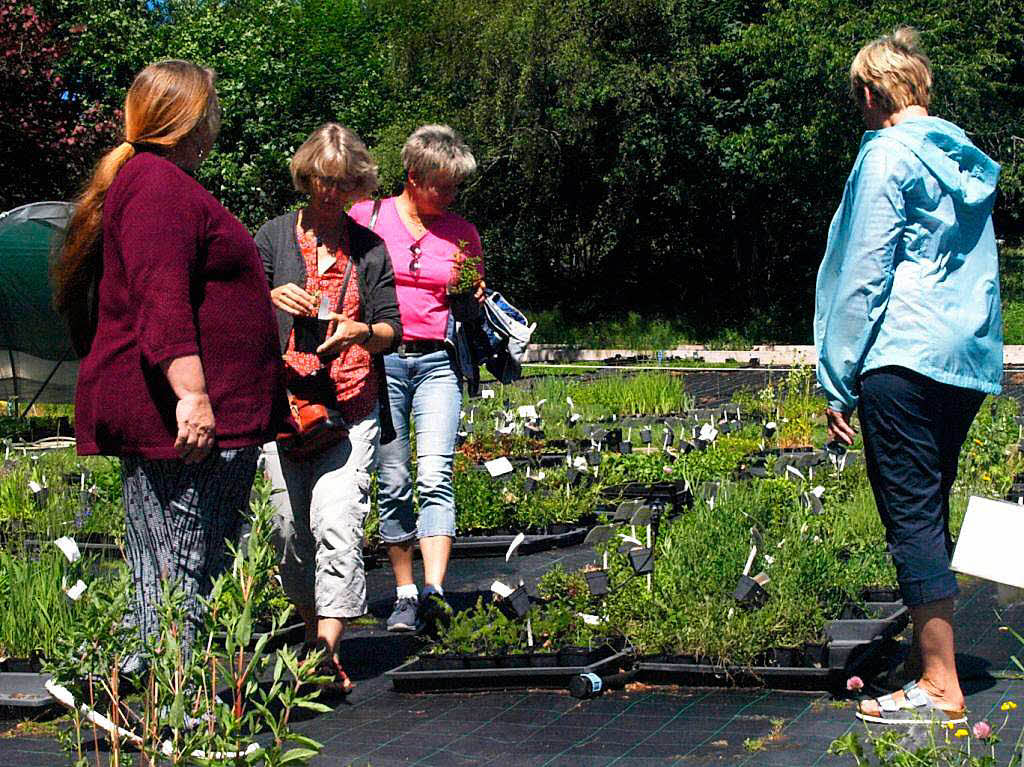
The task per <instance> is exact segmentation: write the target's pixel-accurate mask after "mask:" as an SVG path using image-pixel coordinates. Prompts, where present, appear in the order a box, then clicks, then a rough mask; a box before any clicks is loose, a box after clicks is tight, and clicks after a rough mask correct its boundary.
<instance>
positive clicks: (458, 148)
mask: <svg viewBox="0 0 1024 767" xmlns="http://www.w3.org/2000/svg"><path fill="white" fill-rule="evenodd" d="M402 167H404V168H405V172H406V173H407V174H409V175H411V176H415V177H416V179H417V180H420V181H423V182H424V183H427V184H430V183H436V182H439V181H442V182H443V181H448V182H451V183H454V184H461V183H462V182H463V181H464V180H465V179H466V178H467V177H468V176H470V175H472V173H473V172H474V171H475V170H476V158H474V157H473V153H472V152H471V151H470V150H469V147H468V146H466V142H465V141H463V140H462V136H460V135H459V134H458V133H456V132H455V131H454V130H452V129H451V128H450V127H449V126H447V125H421V126H420V127H419V128H417V129H416V130H415V131H413V133H412V135H411V136H409V138H408V139H406V142H405V146H403V147H402Z"/></svg>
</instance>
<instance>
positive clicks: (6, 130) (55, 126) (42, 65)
mask: <svg viewBox="0 0 1024 767" xmlns="http://www.w3.org/2000/svg"><path fill="white" fill-rule="evenodd" d="M55 28H56V25H55V24H54V22H53V21H51V20H49V19H47V18H46V17H44V16H42V15H40V13H38V12H37V11H36V9H35V8H34V7H33V6H31V5H23V4H21V3H18V2H15V0H0V92H2V93H3V94H4V98H3V99H2V100H0V179H2V181H0V209H3V210H7V209H9V208H12V207H15V206H17V205H21V204H24V203H27V202H33V201H37V200H40V199H67V198H69V197H71V196H73V195H74V193H75V191H76V190H77V188H78V186H79V185H80V184H81V182H82V180H83V178H84V177H85V175H86V174H87V173H88V171H89V168H90V167H91V166H92V163H93V161H94V159H95V155H96V154H97V151H98V148H99V147H102V146H104V145H106V144H107V143H109V142H110V140H111V137H112V136H113V134H114V132H115V119H116V115H114V114H113V113H111V112H109V111H107V110H104V109H102V108H99V107H97V106H94V105H90V104H88V103H85V102H83V100H82V99H81V98H80V97H79V94H78V93H76V92H75V91H73V90H69V89H68V87H67V84H66V82H65V81H64V79H63V77H62V76H61V75H60V74H59V73H58V67H59V65H60V63H61V60H62V59H63V58H64V57H66V56H67V54H68V51H69V49H70V47H71V42H70V40H69V39H68V38H64V37H61V36H58V35H56V34H55ZM70 31H71V32H72V34H74V33H77V32H78V31H79V30H77V29H74V30H70Z"/></svg>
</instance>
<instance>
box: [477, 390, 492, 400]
mask: <svg viewBox="0 0 1024 767" xmlns="http://www.w3.org/2000/svg"><path fill="white" fill-rule="evenodd" d="M480 399H494V389H481V390H480Z"/></svg>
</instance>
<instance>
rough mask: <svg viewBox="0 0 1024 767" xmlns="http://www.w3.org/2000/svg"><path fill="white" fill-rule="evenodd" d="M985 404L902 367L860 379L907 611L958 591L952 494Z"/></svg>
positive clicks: (878, 497)
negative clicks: (951, 531)
mask: <svg viewBox="0 0 1024 767" xmlns="http://www.w3.org/2000/svg"><path fill="white" fill-rule="evenodd" d="M984 399H985V395H984V394H982V393H981V392H978V391H974V390H973V389H963V388H960V387H957V386H950V385H949V384H942V383H939V382H937V381H934V380H933V379H931V378H928V377H926V376H923V375H921V374H919V373H915V372H913V371H911V370H907V369H906V368H901V367H885V368H879V369H878V370H872V371H870V372H868V373H865V374H864V376H863V377H862V378H861V380H860V403H859V405H858V413H859V415H860V423H861V430H862V432H863V434H864V458H865V463H866V465H867V471H868V479H869V481H870V482H871V489H872V490H873V491H874V494H875V503H876V504H877V505H878V512H879V514H880V515H881V517H882V522H883V524H884V525H885V530H886V539H887V540H888V542H889V551H890V552H891V553H892V558H893V562H894V564H895V565H896V576H897V578H898V579H899V584H900V592H901V593H902V595H903V602H904V604H906V605H907V606H908V607H918V606H920V605H925V604H928V603H930V602H937V601H939V600H942V599H948V598H950V597H954V596H956V594H957V592H958V589H957V585H956V576H955V575H954V574H953V572H952V571H951V570H950V569H949V562H950V557H951V555H952V553H953V544H952V539H951V537H950V534H949V492H950V490H951V489H952V487H953V482H954V480H955V479H956V472H957V464H958V463H959V460H960V448H961V447H963V444H964V440H965V439H966V438H967V432H968V430H969V429H970V428H971V423H972V422H973V421H974V416H975V415H977V413H978V409H979V408H980V407H981V403H982V402H983V401H984Z"/></svg>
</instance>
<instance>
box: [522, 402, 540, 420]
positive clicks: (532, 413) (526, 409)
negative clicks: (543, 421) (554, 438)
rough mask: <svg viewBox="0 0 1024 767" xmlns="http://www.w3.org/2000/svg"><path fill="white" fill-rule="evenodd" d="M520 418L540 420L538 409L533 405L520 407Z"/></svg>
mask: <svg viewBox="0 0 1024 767" xmlns="http://www.w3.org/2000/svg"><path fill="white" fill-rule="evenodd" d="M519 417H520V418H539V417H540V416H538V415H537V408H535V407H534V406H533V405H520V406H519Z"/></svg>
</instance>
